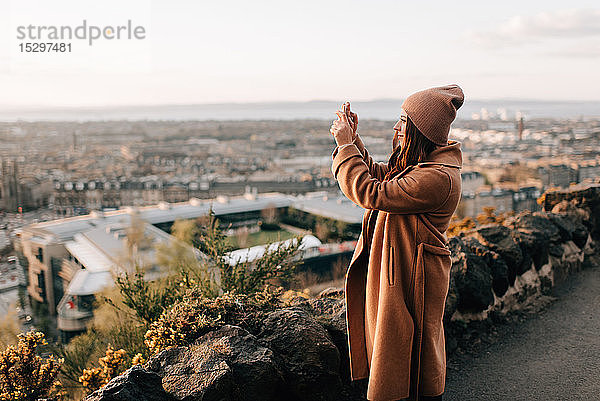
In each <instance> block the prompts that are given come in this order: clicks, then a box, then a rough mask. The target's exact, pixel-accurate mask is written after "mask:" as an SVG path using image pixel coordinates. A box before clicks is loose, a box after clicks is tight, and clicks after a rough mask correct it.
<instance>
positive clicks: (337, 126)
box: [329, 110, 356, 146]
mask: <svg viewBox="0 0 600 401" xmlns="http://www.w3.org/2000/svg"><path fill="white" fill-rule="evenodd" d="M335 114H337V116H338V120H335V121H334V122H333V123H332V124H331V128H330V129H329V132H331V134H332V135H333V137H334V139H335V142H336V143H337V145H338V146H341V145H345V144H348V143H352V142H353V141H354V139H355V135H356V134H355V132H353V130H352V127H350V124H349V122H348V117H347V116H346V114H344V113H342V112H341V111H339V110H338V111H336V112H335Z"/></svg>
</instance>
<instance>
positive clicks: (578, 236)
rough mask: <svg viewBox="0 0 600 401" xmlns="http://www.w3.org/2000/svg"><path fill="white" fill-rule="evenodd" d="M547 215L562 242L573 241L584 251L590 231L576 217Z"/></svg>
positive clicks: (556, 214)
mask: <svg viewBox="0 0 600 401" xmlns="http://www.w3.org/2000/svg"><path fill="white" fill-rule="evenodd" d="M540 213H546V216H547V217H548V219H549V220H550V221H551V222H552V223H554V225H555V226H556V227H557V228H558V232H559V234H560V236H561V239H562V242H567V241H573V242H574V243H575V245H577V247H578V248H579V249H583V247H584V246H585V244H586V243H587V240H588V236H589V233H588V230H587V228H586V227H585V226H584V225H583V223H581V222H580V221H579V220H578V219H577V218H576V217H573V216H572V215H567V214H559V213H548V212H540Z"/></svg>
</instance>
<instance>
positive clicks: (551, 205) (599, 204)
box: [544, 183, 600, 239]
mask: <svg viewBox="0 0 600 401" xmlns="http://www.w3.org/2000/svg"><path fill="white" fill-rule="evenodd" d="M544 210H546V211H549V210H551V211H552V212H553V213H566V214H572V215H574V216H576V217H577V218H578V219H580V221H581V223H582V224H584V225H585V227H586V228H587V230H588V231H589V233H590V234H591V235H592V238H594V239H597V238H599V237H600V184H598V183H595V184H587V185H583V186H579V187H578V188H569V189H565V190H559V191H552V192H548V193H546V194H545V196H544Z"/></svg>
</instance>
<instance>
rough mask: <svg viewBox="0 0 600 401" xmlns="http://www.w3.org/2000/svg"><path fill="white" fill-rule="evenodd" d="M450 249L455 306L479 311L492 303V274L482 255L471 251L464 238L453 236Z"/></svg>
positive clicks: (463, 310) (463, 309)
mask: <svg viewBox="0 0 600 401" xmlns="http://www.w3.org/2000/svg"><path fill="white" fill-rule="evenodd" d="M448 245H449V247H450V250H451V251H452V269H451V272H450V274H451V275H452V276H453V278H454V280H453V284H454V288H455V291H456V294H457V303H456V308H457V309H458V310H460V311H461V312H472V313H475V312H481V311H483V310H485V309H487V308H488V307H489V305H491V304H492V303H494V294H493V293H492V274H491V272H490V267H489V265H488V264H487V263H486V260H485V258H484V257H482V256H478V255H476V254H474V253H472V252H471V250H470V249H469V247H468V246H467V245H466V244H465V242H464V240H462V239H460V238H457V237H454V238H452V239H451V241H450V243H449V244H448Z"/></svg>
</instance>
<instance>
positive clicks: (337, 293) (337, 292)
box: [317, 287, 344, 298]
mask: <svg viewBox="0 0 600 401" xmlns="http://www.w3.org/2000/svg"><path fill="white" fill-rule="evenodd" d="M342 297H344V288H343V287H342V288H336V287H328V288H325V289H324V290H323V291H321V292H320V293H319V294H318V295H317V298H342Z"/></svg>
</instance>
